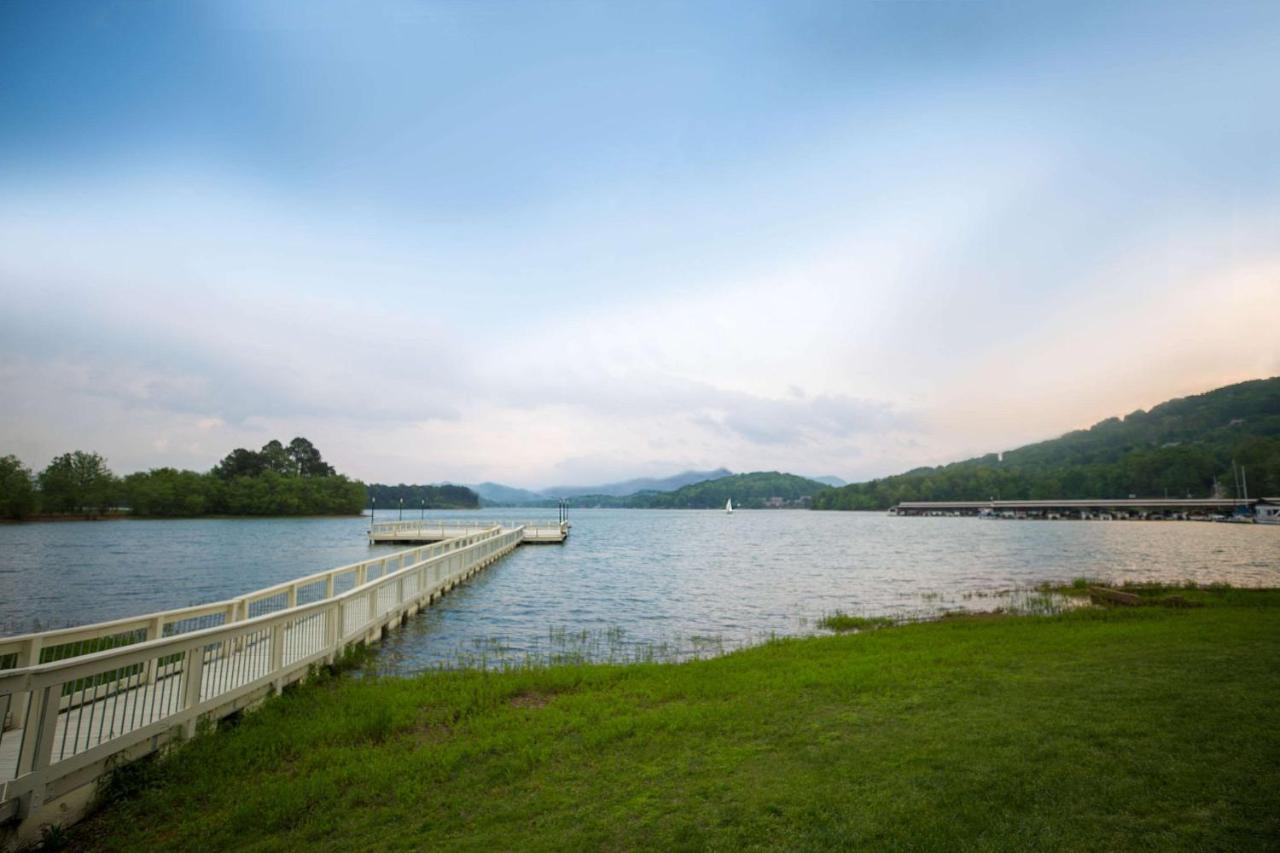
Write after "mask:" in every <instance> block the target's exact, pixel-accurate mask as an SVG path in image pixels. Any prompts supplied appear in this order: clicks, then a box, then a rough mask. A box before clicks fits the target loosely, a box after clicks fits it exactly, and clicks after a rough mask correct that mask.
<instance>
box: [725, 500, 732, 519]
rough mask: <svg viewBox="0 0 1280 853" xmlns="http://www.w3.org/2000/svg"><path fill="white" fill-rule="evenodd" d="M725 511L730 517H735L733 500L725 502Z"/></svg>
mask: <svg viewBox="0 0 1280 853" xmlns="http://www.w3.org/2000/svg"><path fill="white" fill-rule="evenodd" d="M724 511H725V512H726V513H728V514H729V515H733V498H729V500H727V501H725V502H724Z"/></svg>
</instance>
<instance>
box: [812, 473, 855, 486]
mask: <svg viewBox="0 0 1280 853" xmlns="http://www.w3.org/2000/svg"><path fill="white" fill-rule="evenodd" d="M809 479H810V480H813V481H814V482H816V483H826V484H827V485H828V486H847V485H849V481H848V480H841V479H840V478H839V477H832V476H829V475H828V476H826V477H810V478H809Z"/></svg>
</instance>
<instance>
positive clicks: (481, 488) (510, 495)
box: [468, 483, 545, 504]
mask: <svg viewBox="0 0 1280 853" xmlns="http://www.w3.org/2000/svg"><path fill="white" fill-rule="evenodd" d="M468 488H469V489H471V491H473V492H475V493H476V494H477V495H479V496H480V500H481V501H483V502H484V503H490V504H524V503H533V502H534V501H540V500H544V499H545V496H544V495H540V494H538V493H537V492H531V491H529V490H528V489H517V488H515V487H514V486H504V485H502V484H501V483H477V484H475V485H473V486H468Z"/></svg>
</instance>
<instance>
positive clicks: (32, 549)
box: [0, 510, 1280, 672]
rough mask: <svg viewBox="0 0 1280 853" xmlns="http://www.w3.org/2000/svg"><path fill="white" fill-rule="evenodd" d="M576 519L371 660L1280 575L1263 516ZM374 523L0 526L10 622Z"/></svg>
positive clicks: (292, 561)
mask: <svg viewBox="0 0 1280 853" xmlns="http://www.w3.org/2000/svg"><path fill="white" fill-rule="evenodd" d="M550 512H551V517H554V511H550ZM512 514H513V513H512V511H511V510H485V511H481V512H473V513H465V514H462V513H456V514H450V513H436V514H433V517H438V516H446V517H448V516H450V515H463V516H465V517H467V518H479V517H488V518H506V517H510V516H512ZM542 514H546V511H543V513H542ZM572 521H573V532H572V535H571V537H570V539H569V541H568V543H567V544H565V545H543V546H524V547H521V548H520V549H518V550H517V551H516V552H515V553H513V554H511V555H510V556H508V557H506V558H504V559H503V560H501V561H499V562H498V563H497V564H495V565H494V566H492V567H490V568H489V569H487V570H485V571H484V572H482V573H481V574H480V575H478V576H476V577H475V578H473V579H472V580H471V581H469V582H468V583H466V584H464V585H462V586H460V587H458V588H457V589H455V590H454V591H453V592H451V593H450V594H449V595H448V596H446V597H445V599H444V600H443V601H442V602H440V603H439V604H438V605H436V606H435V607H433V608H430V609H428V610H427V611H425V612H424V613H423V614H422V615H421V616H419V617H417V618H415V619H414V620H411V621H410V623H409V624H408V625H407V626H406V627H405V628H404V629H403V630H402V631H400V632H398V633H396V634H395V635H394V636H392V637H391V638H389V639H388V641H387V642H386V644H385V646H384V649H383V652H382V653H381V654H380V655H379V667H380V668H381V669H383V670H384V671H390V672H413V671H417V670H421V669H425V668H430V667H434V666H440V665H455V664H458V663H468V664H483V665H495V664H501V663H520V662H524V661H529V660H556V659H566V660H573V659H583V658H589V659H606V660H608V659H613V660H619V661H625V660H635V659H672V658H676V657H691V656H706V655H710V654H718V653H720V652H721V651H724V650H728V649H732V648H736V647H738V646H740V645H742V644H744V643H754V642H760V641H763V640H767V639H768V638H769V637H770V636H774V635H787V634H797V633H813V632H816V631H817V629H816V627H815V624H816V622H817V620H818V619H820V618H821V617H822V616H823V615H825V614H828V613H833V612H835V611H841V612H844V613H849V614H853V615H866V616H878V615H887V616H892V617H894V618H896V619H910V618H919V617H921V616H926V615H931V614H932V615H936V614H937V613H939V612H942V611H947V610H992V609H996V608H1000V607H1003V608H1014V609H1023V610H1028V609H1030V610H1034V609H1035V608H1036V607H1054V606H1057V605H1055V604H1053V603H1052V602H1050V603H1045V602H1042V601H1039V600H1038V599H1037V598H1036V595H1037V594H1035V593H1033V592H1029V591H1028V590H1031V589H1033V588H1034V587H1035V586H1037V585H1038V584H1040V583H1041V582H1043V581H1046V580H1050V581H1069V580H1071V579H1072V578H1076V577H1082V576H1085V577H1090V578H1103V579H1108V580H1115V581H1124V580H1163V581H1181V580H1192V581H1196V582H1199V583H1210V582H1215V581H1226V582H1228V583H1233V584H1237V585H1242V586H1275V585H1280V529H1275V528H1266V527H1261V526H1255V525H1224V524H1203V523H1193V522H1163V523H1162V522H1033V521H1021V522H1019V521H979V520H977V519H971V518H891V517H889V516H886V515H883V514H879V513H818V512H805V511H758V512H736V513H734V514H733V515H732V516H729V515H726V514H724V513H722V512H705V511H704V512H699V511H638V510H630V511H629V510H579V511H576V512H575V513H574V515H573V518H572ZM365 524H366V521H365V520H362V519H295V520H287V519H272V520H261V521H254V520H217V521H209V520H203V521H125V522H98V523H74V524H72V523H68V524H41V525H9V526H3V527H0V629H2V630H4V631H5V633H13V632H16V631H19V630H29V629H30V628H31V627H32V622H33V621H34V620H39V621H40V624H42V625H45V626H60V625H64V624H69V623H82V622H88V621H100V620H103V619H110V618H117V617H123V616H130V615H135V614H138V613H142V612H145V611H148V610H156V609H162V608H167V607H176V606H181V605H186V604H194V603H199V602H205V601H212V600H216V599H220V598H226V597H229V596H232V595H236V594H239V593H243V592H246V591H248V590H251V589H255V588H258V587H262V586H266V585H268V584H271V583H276V582H279V581H283V580H287V579H289V578H293V577H297V576H300V575H303V574H308V573H310V572H314V571H319V570H321V569H326V568H332V567H334V566H337V565H341V564H343V563H349V562H354V561H356V560H359V559H363V558H365V557H366V556H368V555H369V554H370V553H371V552H372V551H373V550H375V549H371V548H369V546H368V545H367V544H366V542H365V539H364V530H365ZM378 550H391V549H390V548H388V547H385V546H384V547H382V548H381V549H378Z"/></svg>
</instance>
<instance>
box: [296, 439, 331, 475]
mask: <svg viewBox="0 0 1280 853" xmlns="http://www.w3.org/2000/svg"><path fill="white" fill-rule="evenodd" d="M286 450H287V452H288V454H289V459H290V460H291V461H292V462H293V473H295V474H297V475H298V476H299V477H331V476H333V474H334V473H335V472H334V470H333V466H332V465H329V464H328V463H326V462H325V461H324V459H323V458H321V456H320V451H319V450H317V449H316V446H315V445H314V444H312V443H311V442H309V441H307V440H306V439H305V438H303V437H302V436H298V437H297V438H295V439H294V440H293V441H291V442H289V447H288V448H287V449H286Z"/></svg>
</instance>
